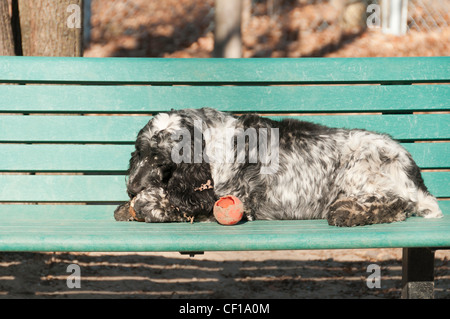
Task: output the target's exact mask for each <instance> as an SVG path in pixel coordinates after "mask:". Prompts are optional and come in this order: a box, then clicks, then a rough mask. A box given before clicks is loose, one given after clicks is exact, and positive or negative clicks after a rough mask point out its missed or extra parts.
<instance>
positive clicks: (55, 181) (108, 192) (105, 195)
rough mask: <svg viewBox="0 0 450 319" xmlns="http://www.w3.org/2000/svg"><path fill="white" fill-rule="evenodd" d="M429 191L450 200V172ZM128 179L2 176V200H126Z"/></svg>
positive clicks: (433, 179)
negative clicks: (126, 180)
mask: <svg viewBox="0 0 450 319" xmlns="http://www.w3.org/2000/svg"><path fill="white" fill-rule="evenodd" d="M422 176H423V178H424V180H425V184H426V185H427V187H428V189H429V191H430V192H431V193H432V194H434V195H435V196H436V197H450V192H449V191H450V189H449V187H448V185H450V172H424V173H423V174H422ZM127 199H128V196H127V195H126V187H125V176H120V175H119V176H96V175H93V176H82V175H0V201H6V202H8V201H10V202H28V201H29V202H112V201H126V200H127Z"/></svg>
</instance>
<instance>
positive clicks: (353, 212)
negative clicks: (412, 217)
mask: <svg viewBox="0 0 450 319" xmlns="http://www.w3.org/2000/svg"><path fill="white" fill-rule="evenodd" d="M413 210H414V203H413V202H411V201H407V200H404V199H402V198H400V197H396V196H387V197H379V196H374V195H367V196H362V197H347V198H341V199H338V200H336V201H335V202H334V203H333V204H332V205H331V206H330V207H329V212H328V214H327V220H328V224H329V225H334V226H347V227H350V226H363V225H371V224H381V223H391V222H396V221H402V220H405V219H406V217H407V216H408V215H409V214H410V213H411V212H412V211H413Z"/></svg>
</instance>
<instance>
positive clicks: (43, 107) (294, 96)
mask: <svg viewBox="0 0 450 319" xmlns="http://www.w3.org/2000/svg"><path fill="white" fill-rule="evenodd" d="M449 95H450V85H412V86H411V85H358V86H265V87H257V86H245V87H235V86H222V87H221V86H206V87H205V86H201V87H192V86H67V85H65V86H60V85H26V86H23V85H1V86H0V96H8V99H2V100H1V101H0V112H24V113H28V112H45V113H50V112H76V113H89V112H90V113H102V112H106V113H121V112H124V113H142V112H144V113H151V112H160V111H168V110H170V109H172V108H174V109H184V108H200V107H214V108H218V109H220V110H223V111H230V112H280V113H282V112H299V111H301V112H361V111H364V112H371V111H372V112H392V111H395V112H396V113H398V112H401V111H406V112H412V111H440V110H445V109H450V102H449V100H448V98H447V97H448V96H449ZM50 97H51V98H50Z"/></svg>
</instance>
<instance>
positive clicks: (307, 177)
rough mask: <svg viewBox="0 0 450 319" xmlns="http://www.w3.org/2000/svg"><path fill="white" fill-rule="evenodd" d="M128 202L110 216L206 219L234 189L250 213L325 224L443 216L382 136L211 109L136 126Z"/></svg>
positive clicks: (411, 166)
mask: <svg viewBox="0 0 450 319" xmlns="http://www.w3.org/2000/svg"><path fill="white" fill-rule="evenodd" d="M135 146H136V150H135V151H134V152H133V153H132V156H131V159H130V166H129V171H128V175H129V179H128V182H127V190H128V194H129V196H130V199H131V200H130V202H128V203H126V204H123V205H121V206H119V207H118V208H117V209H116V211H115V213H114V215H115V218H116V220H130V213H129V211H130V205H131V207H132V208H133V209H134V213H133V217H131V219H135V220H140V221H146V222H175V221H186V220H190V221H193V220H195V221H212V220H214V217H213V214H212V209H213V205H214V203H215V201H216V200H217V199H218V198H219V197H221V196H225V195H234V196H236V197H238V198H239V199H240V200H241V201H242V202H243V204H244V210H245V217H246V219H247V220H259V219H266V220H267V219H272V220H277V219H316V218H326V219H327V220H328V223H329V224H330V225H336V226H356V225H368V224H375V223H386V222H393V221H401V220H404V219H405V218H406V217H408V216H411V215H417V216H423V217H428V218H438V217H441V216H442V212H441V210H440V209H439V206H438V204H437V201H436V199H435V197H433V196H432V195H431V194H430V193H429V192H428V191H427V188H426V186H425V185H424V182H423V179H422V177H421V174H420V170H419V168H418V167H417V165H416V164H415V162H414V160H413V159H412V157H411V155H410V154H409V153H408V152H407V151H406V150H405V149H404V148H403V147H402V146H400V145H399V144H398V143H397V142H395V141H393V140H392V139H391V138H390V137H389V136H387V135H384V134H378V133H373V132H369V131H365V130H360V129H354V130H347V129H338V128H329V127H326V126H322V125H318V124H313V123H309V122H302V121H297V120H293V119H284V120H282V121H273V120H270V119H267V118H262V117H260V116H257V115H242V116H233V115H231V114H228V113H224V112H219V111H217V110H214V109H210V108H203V109H186V110H179V111H171V112H168V113H160V114H158V115H156V116H155V117H154V118H153V119H152V120H151V121H149V123H148V124H147V125H146V126H145V127H144V128H143V129H142V130H141V131H140V132H139V135H138V137H137V140H136V145H135Z"/></svg>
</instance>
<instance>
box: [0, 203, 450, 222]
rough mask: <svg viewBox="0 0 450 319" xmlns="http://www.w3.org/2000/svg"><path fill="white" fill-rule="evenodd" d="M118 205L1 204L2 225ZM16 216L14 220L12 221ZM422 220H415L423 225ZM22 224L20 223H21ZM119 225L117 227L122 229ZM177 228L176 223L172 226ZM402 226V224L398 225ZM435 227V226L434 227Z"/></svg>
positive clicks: (109, 214) (95, 212)
mask: <svg viewBox="0 0 450 319" xmlns="http://www.w3.org/2000/svg"><path fill="white" fill-rule="evenodd" d="M439 207H440V208H441V209H442V212H443V213H444V215H446V216H450V200H440V201H439ZM116 208H117V205H108V204H105V205H78V204H77V205H75V204H41V205H23V204H0V211H1V214H0V225H5V224H6V223H8V222H9V223H14V220H18V221H22V220H42V221H44V222H45V221H51V220H80V219H81V220H92V221H93V220H98V221H102V220H103V221H113V220H114V216H113V212H114V210H115V209H116ZM11 216H14V220H11ZM421 220H422V219H415V221H417V222H419V223H421V222H420V221H421ZM441 221H442V222H441V224H442V225H444V224H446V225H447V224H449V223H450V220H448V219H441ZM19 223H20V222H19ZM303 223H306V224H308V223H309V224H310V225H312V227H313V226H314V227H315V228H318V227H322V226H321V225H317V224H316V223H315V221H311V220H304V221H303ZM121 224H122V223H119V224H118V225H117V226H115V227H121V226H120V225H121ZM171 225H173V227H177V226H176V223H173V224H171ZM397 225H401V224H397ZM433 227H434V226H433Z"/></svg>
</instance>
